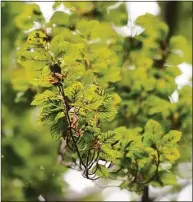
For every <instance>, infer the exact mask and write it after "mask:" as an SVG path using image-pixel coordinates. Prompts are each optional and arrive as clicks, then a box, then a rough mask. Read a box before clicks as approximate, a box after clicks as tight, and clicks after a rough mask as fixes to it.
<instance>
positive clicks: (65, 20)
mask: <svg viewBox="0 0 193 202" xmlns="http://www.w3.org/2000/svg"><path fill="white" fill-rule="evenodd" d="M69 18H70V15H69V14H67V13H64V12H63V11H56V12H54V14H53V15H52V17H51V19H50V24H56V25H57V26H68V24H69Z"/></svg>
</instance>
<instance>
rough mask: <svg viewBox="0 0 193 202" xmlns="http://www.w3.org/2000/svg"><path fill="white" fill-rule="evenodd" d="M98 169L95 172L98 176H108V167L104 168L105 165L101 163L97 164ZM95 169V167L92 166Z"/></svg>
mask: <svg viewBox="0 0 193 202" xmlns="http://www.w3.org/2000/svg"><path fill="white" fill-rule="evenodd" d="M97 167H98V169H97V171H96V174H97V175H98V176H99V177H102V178H108V177H109V175H110V173H109V169H108V168H106V167H105V166H103V165H97ZM94 169H95V167H94Z"/></svg>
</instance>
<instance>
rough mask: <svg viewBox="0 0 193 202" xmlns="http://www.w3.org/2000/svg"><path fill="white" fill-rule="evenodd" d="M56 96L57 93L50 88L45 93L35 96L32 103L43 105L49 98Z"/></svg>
mask: <svg viewBox="0 0 193 202" xmlns="http://www.w3.org/2000/svg"><path fill="white" fill-rule="evenodd" d="M55 97H56V94H55V93H53V92H52V91H50V90H45V91H44V92H43V93H39V94H37V95H36V96H35V98H34V100H33V101H32V103H31V105H42V104H44V103H45V102H47V101H48V100H49V99H53V98H55Z"/></svg>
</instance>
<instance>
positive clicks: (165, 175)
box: [159, 171, 177, 186]
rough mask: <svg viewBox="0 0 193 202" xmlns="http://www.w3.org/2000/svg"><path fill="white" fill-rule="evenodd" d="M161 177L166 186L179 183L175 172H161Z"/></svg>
mask: <svg viewBox="0 0 193 202" xmlns="http://www.w3.org/2000/svg"><path fill="white" fill-rule="evenodd" d="M159 178H160V179H161V181H162V183H163V185H164V186H166V185H176V184H177V181H176V175H175V174H173V173H169V172H166V171H163V172H161V173H159Z"/></svg>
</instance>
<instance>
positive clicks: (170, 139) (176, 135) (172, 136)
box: [161, 130, 182, 145]
mask: <svg viewBox="0 0 193 202" xmlns="http://www.w3.org/2000/svg"><path fill="white" fill-rule="evenodd" d="M181 137H182V133H181V132H180V131H177V130H171V131H170V132H169V133H168V134H166V135H164V137H163V138H162V140H161V142H162V144H163V145H165V144H169V145H175V144H176V143H178V142H179V141H180V139H181Z"/></svg>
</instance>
